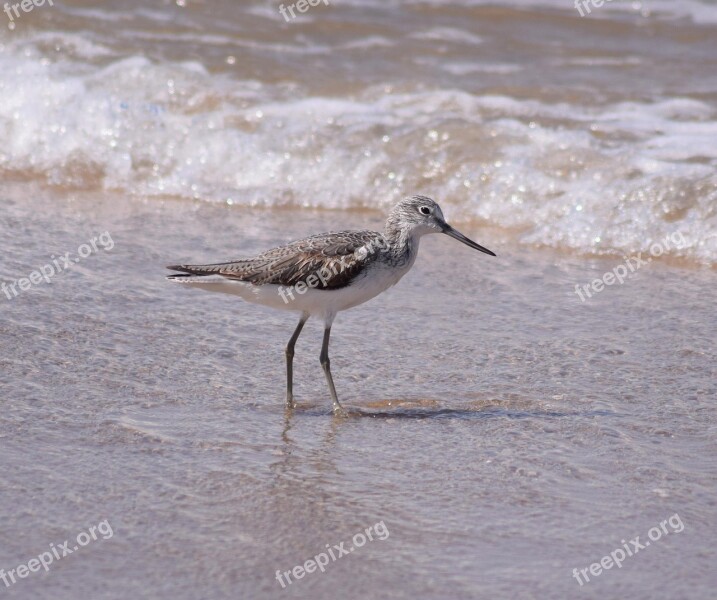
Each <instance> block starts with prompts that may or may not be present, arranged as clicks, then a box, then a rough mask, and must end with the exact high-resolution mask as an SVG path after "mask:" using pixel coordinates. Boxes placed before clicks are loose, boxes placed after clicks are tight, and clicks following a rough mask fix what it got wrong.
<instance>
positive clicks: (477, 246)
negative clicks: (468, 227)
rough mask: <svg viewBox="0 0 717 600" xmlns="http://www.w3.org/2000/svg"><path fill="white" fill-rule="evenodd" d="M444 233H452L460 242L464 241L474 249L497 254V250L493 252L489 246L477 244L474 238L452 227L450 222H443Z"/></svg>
mask: <svg viewBox="0 0 717 600" xmlns="http://www.w3.org/2000/svg"><path fill="white" fill-rule="evenodd" d="M443 233H445V234H446V235H450V236H451V237H452V238H454V239H456V240H458V241H459V242H463V243H464V244H465V245H466V246H470V247H471V248H473V249H474V250H480V251H481V252H485V253H486V254H490V255H491V256H495V252H491V251H490V250H488V248H484V247H483V246H481V245H480V244H476V243H475V242H474V241H473V240H471V239H470V238H467V237H466V236H464V235H463V234H462V233H461V232H460V231H457V230H455V229H453V227H451V226H450V225H449V224H448V223H444V224H443Z"/></svg>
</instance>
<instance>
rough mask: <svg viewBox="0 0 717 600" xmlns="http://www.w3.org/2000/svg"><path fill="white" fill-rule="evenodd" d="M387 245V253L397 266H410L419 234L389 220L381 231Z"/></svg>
mask: <svg viewBox="0 0 717 600" xmlns="http://www.w3.org/2000/svg"><path fill="white" fill-rule="evenodd" d="M383 236H384V238H385V239H386V242H387V245H388V253H389V255H390V257H391V259H392V261H393V262H394V263H395V264H396V265H397V266H409V267H410V266H411V265H412V264H413V261H414V260H415V259H416V254H417V253H418V241H419V236H418V235H416V234H415V233H414V232H412V231H410V230H409V229H406V228H405V227H399V226H397V225H396V224H394V223H392V222H391V221H390V220H389V221H388V222H387V223H386V228H385V230H384V233H383Z"/></svg>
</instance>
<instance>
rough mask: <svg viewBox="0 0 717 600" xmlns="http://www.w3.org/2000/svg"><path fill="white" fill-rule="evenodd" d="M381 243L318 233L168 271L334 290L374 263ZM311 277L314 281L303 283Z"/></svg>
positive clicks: (376, 237)
mask: <svg viewBox="0 0 717 600" xmlns="http://www.w3.org/2000/svg"><path fill="white" fill-rule="evenodd" d="M384 243H385V242H384V239H383V236H382V235H381V234H380V233H378V232H375V231H341V232H338V233H322V234H319V235H314V236H311V237H308V238H305V239H303V240H299V241H296V242H292V243H291V244H288V245H286V246H281V247H278V248H273V249H271V250H267V251H266V252H264V253H262V254H260V255H259V256H256V257H254V258H248V259H237V260H232V261H228V262H224V263H216V264H210V265H177V266H173V267H169V268H170V269H174V270H176V271H183V272H185V273H192V274H194V275H222V276H224V277H226V278H227V279H235V280H239V281H246V282H249V283H253V284H255V285H262V284H277V285H286V286H292V285H296V284H297V283H299V282H304V283H308V284H309V285H311V284H312V283H315V285H311V287H316V288H318V289H338V288H341V287H344V286H346V285H349V284H350V282H351V281H352V280H353V279H354V278H355V277H356V275H358V273H360V271H361V270H362V269H364V268H365V267H366V266H368V265H369V264H370V263H371V262H373V261H374V260H376V257H377V255H378V252H377V251H378V250H379V249H380V248H382V247H384V246H383V244H384ZM312 275H313V276H315V278H316V279H313V280H311V281H309V282H307V279H309V278H310V277H311V276H312ZM317 280H318V282H317Z"/></svg>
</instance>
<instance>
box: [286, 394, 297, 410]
mask: <svg viewBox="0 0 717 600" xmlns="http://www.w3.org/2000/svg"><path fill="white" fill-rule="evenodd" d="M286 408H288V409H292V408H296V402H295V401H294V397H293V396H287V397H286Z"/></svg>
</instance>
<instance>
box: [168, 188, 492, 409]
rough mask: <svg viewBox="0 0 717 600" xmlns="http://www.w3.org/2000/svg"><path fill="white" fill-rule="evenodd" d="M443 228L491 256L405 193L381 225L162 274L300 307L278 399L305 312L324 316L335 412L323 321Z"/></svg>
mask: <svg viewBox="0 0 717 600" xmlns="http://www.w3.org/2000/svg"><path fill="white" fill-rule="evenodd" d="M429 233H445V234H446V235H449V236H451V237H452V238H454V239H456V240H458V241H459V242H463V243H464V244H466V245H467V246H469V247H471V248H474V249H475V250H480V251H481V252H485V253H486V254H490V255H491V256H495V254H494V253H493V252H491V251H490V250H488V249H487V248H484V247H483V246H481V245H480V244H477V243H476V242H474V241H473V240H470V239H469V238H467V237H466V236H465V235H463V234H462V233H460V232H459V231H456V230H455V229H454V228H453V227H451V226H450V225H449V224H448V223H446V221H445V219H444V218H443V212H442V211H441V207H440V206H438V204H437V203H436V202H434V201H433V200H431V199H430V198H427V197H426V196H412V197H410V198H406V199H404V200H402V201H401V202H399V203H398V204H397V205H396V206H395V207H394V208H393V210H391V212H390V214H389V215H388V219H387V220H386V226H385V228H384V231H383V233H379V232H377V231H368V230H364V231H339V232H336V233H321V234H318V235H312V236H311V237H308V238H305V239H302V240H298V241H296V242H292V243H290V244H287V245H286V246H280V247H278V248H273V249H272V250H268V251H266V252H263V253H262V254H259V255H258V256H256V257H254V258H240V259H236V260H230V261H227V262H221V263H215V264H206V265H173V266H170V267H167V268H168V269H171V270H173V271H178V272H179V273H174V274H172V275H169V276H168V277H167V279H169V280H171V281H176V282H178V283H183V284H185V285H188V286H190V287H196V288H200V289H203V290H208V291H215V292H223V293H228V294H234V295H236V296H239V297H240V298H243V299H244V300H247V301H249V302H254V303H256V304H262V305H264V306H269V307H272V308H277V309H281V310H291V311H295V312H298V313H301V317H300V319H299V324H298V325H297V326H296V329H295V331H294V334H293V335H292V336H291V339H290V340H289V343H288V345H287V346H286V404H287V406H288V407H289V408H293V407H294V406H295V403H294V391H293V361H294V346H295V345H296V340H297V339H298V338H299V335H300V334H301V330H302V329H303V327H304V324H305V323H306V321H308V319H309V317H318V318H320V319H322V320H323V322H324V339H323V344H322V346H321V354H320V358H319V360H320V362H321V366H322V368H323V371H324V375H325V376H326V382H327V383H328V387H329V392H330V393H331V399H332V401H333V410H334V412H335V413H336V414H342V415H345V414H346V413H345V411H344V410H343V408H342V406H341V403H340V402H339V399H338V396H337V394H336V387H335V386H334V380H333V377H332V376H331V363H330V361H329V337H330V336H331V325H332V324H333V322H334V318H335V317H336V315H337V313H339V312H340V311H342V310H347V309H349V308H353V307H354V306H358V305H359V304H363V303H364V302H366V301H368V300H370V299H371V298H373V297H375V296H378V295H379V294H380V293H381V292H383V291H384V290H386V289H388V288H390V287H391V286H393V285H395V284H396V283H397V282H398V281H399V279H401V277H403V276H404V275H405V274H406V273H407V272H408V271H409V269H410V268H411V267H412V266H413V263H414V262H415V260H416V255H417V254H418V244H419V241H420V239H421V237H422V236H424V235H426V234H429Z"/></svg>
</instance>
